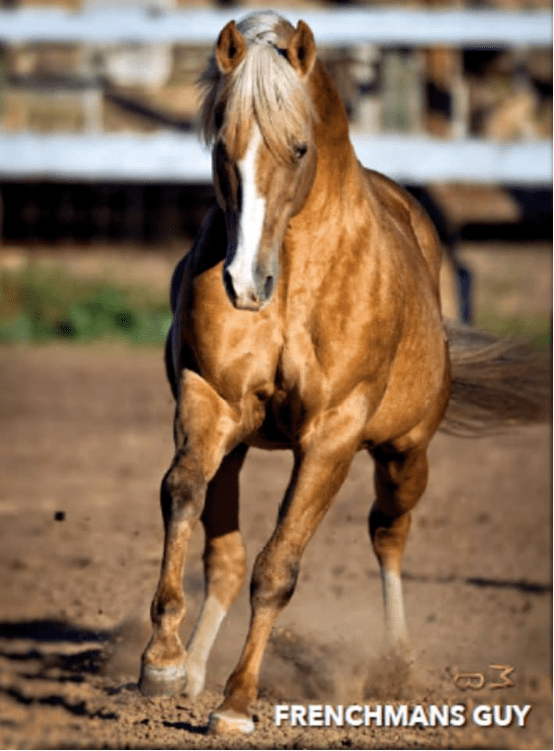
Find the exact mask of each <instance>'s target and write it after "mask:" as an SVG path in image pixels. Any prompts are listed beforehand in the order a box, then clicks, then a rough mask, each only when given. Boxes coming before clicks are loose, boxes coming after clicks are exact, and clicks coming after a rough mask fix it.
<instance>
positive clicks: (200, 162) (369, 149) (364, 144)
mask: <svg viewBox="0 0 554 751" xmlns="http://www.w3.org/2000/svg"><path fill="white" fill-rule="evenodd" d="M352 140H353V142H354V148H355V149H356V153H357V155H358V158H359V159H360V161H361V162H362V164H364V165H365V166H366V167H371V168H372V169H377V170H379V171H380V172H385V173H386V174H387V175H389V176H390V177H392V178H394V179H396V180H398V181H399V182H404V183H413V184H425V183H428V182H432V181H441V182H448V181H450V182H498V183H504V184H508V185H509V184H513V185H528V186H531V187H532V186H537V187H541V186H547V185H550V183H551V180H552V168H551V165H552V146H551V142H550V141H546V140H541V141H520V142H498V141H496V142H495V141H483V140H480V139H460V140H454V141H442V140H437V139H433V138H425V137H421V138H418V137H404V136H386V135H383V136H378V137H371V138H370V137H363V136H354V137H353V139H352ZM0 178H3V179H12V180H13V179H44V180H61V181H71V180H78V181H83V180H84V181H130V182H164V181H167V182H183V183H208V182H210V180H211V157H210V154H209V152H208V151H207V150H206V149H205V148H204V147H203V146H202V145H201V144H200V143H199V141H198V139H197V138H196V137H195V136H193V135H179V134H174V133H161V134H156V135H151V136H140V135H137V136H132V135H124V136H122V135H103V136H95V137H87V136H70V135H30V134H19V135H4V136H0Z"/></svg>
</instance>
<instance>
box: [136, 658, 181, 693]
mask: <svg viewBox="0 0 554 751" xmlns="http://www.w3.org/2000/svg"><path fill="white" fill-rule="evenodd" d="M186 682H187V671H186V669H185V667H184V666H183V665H178V666H176V667H166V668H156V667H154V666H153V665H142V667H141V670H140V678H139V683H138V687H139V689H140V692H141V693H142V694H143V695H144V696H175V694H182V693H184V691H185V685H186Z"/></svg>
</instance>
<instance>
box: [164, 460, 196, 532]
mask: <svg viewBox="0 0 554 751" xmlns="http://www.w3.org/2000/svg"><path fill="white" fill-rule="evenodd" d="M206 487H207V482H206V478H205V477H204V475H203V473H202V470H201V468H200V465H199V464H198V462H197V461H196V460H195V459H194V457H190V456H179V455H178V456H176V457H175V460H174V461H173V464H172V465H171V467H170V468H169V470H168V471H167V472H166V474H165V475H164V478H163V480H162V485H161V491H160V499H161V506H162V514H163V518H164V522H166V523H167V522H169V520H171V519H175V518H179V519H180V520H183V521H184V520H191V521H196V520H197V519H198V518H199V517H200V514H201V512H202V506H203V503H204V498H205V493H206Z"/></svg>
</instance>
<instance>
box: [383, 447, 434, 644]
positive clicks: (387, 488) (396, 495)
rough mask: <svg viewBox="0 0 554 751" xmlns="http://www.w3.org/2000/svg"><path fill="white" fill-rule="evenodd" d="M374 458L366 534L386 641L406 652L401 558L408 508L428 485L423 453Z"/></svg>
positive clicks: (413, 452) (407, 527)
mask: <svg viewBox="0 0 554 751" xmlns="http://www.w3.org/2000/svg"><path fill="white" fill-rule="evenodd" d="M374 458H375V461H376V466H375V490H376V495H377V497H376V500H375V502H374V504H373V507H372V509H371V513H370V515H369V533H370V537H371V542H372V543H373V549H374V551H375V554H376V556H377V560H378V561H379V567H380V570H381V581H382V586H383V600H384V604H385V630H386V634H387V639H388V641H389V644H390V646H391V647H392V648H393V649H394V650H395V651H400V652H403V653H406V652H409V650H410V640H409V636H408V629H407V627H406V618H405V615H404V599H403V594H402V580H401V567H402V556H403V553H404V547H405V545H406V539H407V537H408V532H409V529H410V509H412V508H413V507H414V506H415V504H416V503H417V502H418V500H419V499H420V498H421V496H422V494H423V491H424V490H425V486H426V484H427V474H428V471H427V457H426V450H425V449H421V448H416V449H411V450H409V451H407V452H404V453H402V454H395V455H393V456H390V455H389V456H387V455H385V454H384V453H383V454H382V453H379V452H376V453H375V455H374Z"/></svg>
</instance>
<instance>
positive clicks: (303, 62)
mask: <svg viewBox="0 0 554 751" xmlns="http://www.w3.org/2000/svg"><path fill="white" fill-rule="evenodd" d="M316 54H317V52H316V48H315V40H314V35H313V34H312V30H311V29H310V27H309V26H308V24H307V23H305V22H304V21H298V26H297V27H296V30H295V32H294V34H293V35H292V36H291V38H290V41H289V44H288V47H287V59H288V61H289V63H290V64H291V65H292V67H293V68H294V69H295V70H296V72H297V73H298V74H299V75H300V76H301V77H302V78H304V77H306V76H307V75H309V74H310V73H311V70H312V68H313V67H314V63H315V58H316Z"/></svg>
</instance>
